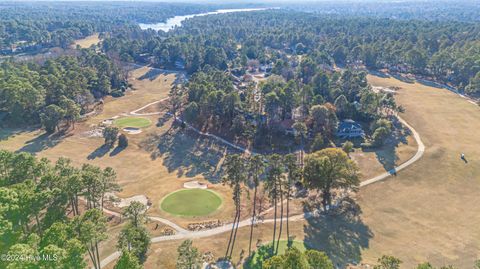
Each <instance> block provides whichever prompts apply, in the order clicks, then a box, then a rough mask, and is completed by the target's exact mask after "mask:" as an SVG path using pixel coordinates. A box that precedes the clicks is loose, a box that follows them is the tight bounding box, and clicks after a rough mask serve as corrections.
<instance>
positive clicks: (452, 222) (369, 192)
mask: <svg viewBox="0 0 480 269" xmlns="http://www.w3.org/2000/svg"><path fill="white" fill-rule="evenodd" d="M369 81H370V82H371V83H372V84H374V85H376V86H399V87H401V88H402V89H401V90H400V91H399V93H398V95H397V100H398V102H399V103H400V104H401V105H403V106H404V107H405V108H406V113H405V114H404V115H403V117H404V118H405V119H406V120H407V121H408V122H409V123H410V124H411V125H412V126H413V127H414V128H415V129H416V130H417V131H418V132H419V133H420V134H421V136H422V140H423V142H424V143H425V144H426V146H427V150H426V153H425V155H424V156H423V158H422V159H420V160H419V161H418V162H416V163H415V164H413V165H412V166H411V167H409V168H407V169H405V170H403V171H401V172H399V173H398V175H397V176H396V177H395V178H389V179H388V180H386V181H384V182H382V183H377V184H374V185H371V186H369V187H366V188H363V189H362V190H361V191H360V192H359V194H358V199H357V200H358V204H359V206H360V207H361V209H362V211H363V214H362V215H361V218H360V219H357V220H355V221H351V220H346V219H343V218H339V217H333V218H331V219H330V220H329V221H326V220H323V221H322V220H313V221H312V220H311V221H310V222H308V221H299V222H295V223H292V224H291V226H290V227H291V230H292V234H294V235H295V236H296V239H297V240H301V239H304V238H305V237H306V239H307V241H310V242H312V241H313V242H316V243H317V245H316V246H317V247H318V248H319V249H322V250H325V251H327V253H329V255H330V256H333V258H334V259H335V260H336V261H337V262H338V261H343V262H347V261H348V260H349V259H350V260H352V261H354V260H357V261H358V260H362V261H363V262H367V263H375V262H376V260H377V258H378V257H380V256H381V255H382V254H390V255H395V256H398V257H399V258H400V259H402V260H403V264H402V268H412V267H414V266H415V265H416V264H418V263H421V262H425V261H427V260H428V261H430V262H431V263H432V264H433V265H435V266H441V265H445V264H453V265H455V266H457V267H459V268H472V265H473V261H474V260H475V259H476V258H478V255H479V253H480V217H478V212H480V198H479V195H478V193H479V192H480V184H479V183H480V182H479V181H480V179H479V178H478V175H480V166H478V165H477V163H478V162H479V161H480V147H479V146H478V144H477V137H478V135H477V133H478V130H479V129H480V113H479V112H480V108H479V107H477V106H475V105H473V104H471V103H469V102H467V101H466V100H464V99H462V98H461V97H459V96H457V95H455V94H453V93H451V92H449V91H447V90H444V89H437V88H432V87H428V86H424V85H421V84H407V83H403V82H400V81H398V80H395V79H391V78H379V77H374V76H369ZM461 152H464V153H465V154H466V157H467V159H468V161H469V162H468V164H466V163H464V162H463V161H462V160H460V158H459V157H460V153H461ZM259 227H260V229H257V230H256V232H255V234H256V235H255V239H254V243H255V242H256V240H258V239H259V238H260V239H261V240H263V241H265V240H270V233H271V229H272V227H271V225H260V226H259ZM248 232H249V230H248V227H244V228H242V229H240V231H239V237H238V240H237V247H236V250H235V257H234V260H235V261H237V260H238V258H239V253H240V250H241V249H245V250H246V248H247V246H248ZM226 237H227V235H226V234H220V235H217V236H214V237H210V238H208V239H198V240H194V244H195V245H196V246H197V247H198V248H199V249H200V250H201V251H207V250H211V251H213V252H214V253H215V254H216V255H217V257H219V256H221V255H223V252H224V250H225V245H226V241H227V239H226ZM179 244H180V242H169V243H162V244H157V245H153V246H152V253H155V254H152V255H150V257H149V259H148V261H147V263H146V268H159V267H160V268H174V258H173V257H175V255H176V253H175V248H176V247H177V246H178V245H179Z"/></svg>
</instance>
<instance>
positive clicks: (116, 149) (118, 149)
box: [108, 146, 127, 157]
mask: <svg viewBox="0 0 480 269" xmlns="http://www.w3.org/2000/svg"><path fill="white" fill-rule="evenodd" d="M126 148H127V147H120V146H117V147H116V148H114V149H113V150H112V152H110V154H109V155H108V156H110V157H114V156H117V155H118V154H119V153H120V152H122V151H123V150H124V149H126Z"/></svg>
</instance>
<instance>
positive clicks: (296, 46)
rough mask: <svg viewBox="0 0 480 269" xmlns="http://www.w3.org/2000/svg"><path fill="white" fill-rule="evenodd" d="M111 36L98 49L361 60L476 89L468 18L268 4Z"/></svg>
mask: <svg viewBox="0 0 480 269" xmlns="http://www.w3.org/2000/svg"><path fill="white" fill-rule="evenodd" d="M124 37H125V35H119V36H114V37H112V39H109V40H107V41H106V42H105V43H104V48H105V50H107V51H109V50H113V51H118V52H120V54H121V55H122V57H123V59H124V60H139V61H140V60H144V59H145V55H146V54H148V55H150V56H153V59H150V61H153V62H154V63H155V64H158V65H161V66H162V65H163V66H174V64H175V63H176V62H178V61H182V62H185V66H186V68H187V70H188V71H190V72H195V71H196V70H197V69H198V68H199V67H202V66H203V65H206V64H208V65H212V66H215V67H217V68H220V69H226V68H227V66H229V67H236V66H241V65H242V63H243V64H244V63H245V62H246V61H247V60H248V59H256V60H259V61H260V62H261V63H272V64H274V63H276V62H277V60H279V57H280V56H281V55H282V53H283V52H287V53H290V54H305V55H308V56H309V57H310V58H312V60H314V61H315V62H316V63H317V64H326V65H333V64H336V65H338V66H345V65H352V66H359V65H362V66H363V65H364V66H366V67H367V68H369V69H382V68H387V69H390V70H391V71H400V72H404V73H406V72H410V73H414V74H417V75H422V76H426V77H432V78H434V79H435V80H438V81H441V82H444V83H451V84H452V85H454V86H456V87H458V88H459V89H460V90H465V91H466V92H467V93H470V94H478V92H479V91H480V89H479V88H478V86H477V85H478V84H479V82H478V79H479V76H480V75H477V73H478V72H479V71H480V63H479V62H480V58H479V55H480V25H479V24H478V23H473V22H451V21H449V22H442V21H421V20H408V21H407V20H394V19H385V18H344V17H338V16H331V15H318V14H308V13H302V12H292V11H282V10H272V11H262V12H243V13H233V14H223V15H217V16H204V17H196V18H194V19H190V20H187V21H186V22H184V24H183V27H181V28H178V29H176V30H175V31H172V32H169V33H168V34H167V35H166V36H165V35H163V34H162V35H161V36H158V35H156V34H153V33H152V34H150V35H146V36H144V38H143V39H137V38H136V39H132V40H130V41H127V40H125V38H124Z"/></svg>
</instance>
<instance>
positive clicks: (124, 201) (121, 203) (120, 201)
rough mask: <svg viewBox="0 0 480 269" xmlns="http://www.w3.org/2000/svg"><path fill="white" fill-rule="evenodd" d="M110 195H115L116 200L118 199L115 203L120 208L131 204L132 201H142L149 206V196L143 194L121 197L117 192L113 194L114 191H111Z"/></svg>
mask: <svg viewBox="0 0 480 269" xmlns="http://www.w3.org/2000/svg"><path fill="white" fill-rule="evenodd" d="M108 195H110V196H112V197H114V198H115V200H117V201H116V202H114V203H113V204H114V205H115V206H116V207H119V208H123V207H127V206H129V205H130V203H132V202H134V201H136V202H140V203H142V204H144V205H145V206H146V207H147V208H149V203H148V198H147V196H145V195H143V194H140V195H135V196H132V197H128V198H119V197H117V196H116V195H115V194H112V193H109V194H108Z"/></svg>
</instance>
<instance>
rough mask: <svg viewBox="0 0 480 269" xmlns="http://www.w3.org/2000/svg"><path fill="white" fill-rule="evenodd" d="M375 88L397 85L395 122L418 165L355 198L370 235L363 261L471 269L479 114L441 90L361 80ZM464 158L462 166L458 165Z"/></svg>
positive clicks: (478, 246) (477, 235) (477, 224)
mask: <svg viewBox="0 0 480 269" xmlns="http://www.w3.org/2000/svg"><path fill="white" fill-rule="evenodd" d="M368 79H369V81H370V82H371V83H372V84H374V85H376V86H398V87H401V88H402V89H401V90H400V91H399V93H398V95H397V100H398V102H399V103H400V104H401V105H403V106H404V107H405V108H406V113H405V114H404V115H403V117H404V118H405V120H406V121H407V122H409V123H410V124H411V125H412V126H413V127H414V128H415V129H416V130H417V131H418V132H419V133H420V135H421V136H422V140H423V142H424V143H425V145H426V147H427V150H426V153H425V155H424V157H423V158H422V159H420V160H419V161H418V162H416V163H415V164H413V165H412V166H411V167H409V168H408V169H406V170H404V171H402V172H400V173H399V174H398V176H397V177H396V178H394V179H390V180H387V181H385V182H384V183H380V184H374V185H372V186H369V187H367V188H365V189H362V191H361V192H360V199H359V203H360V205H361V207H362V209H363V211H364V215H363V216H364V219H365V222H366V224H367V225H368V226H369V227H370V228H371V229H372V232H373V234H374V237H373V239H372V240H371V241H370V246H369V248H368V249H367V250H365V252H364V259H365V260H367V261H370V262H373V261H374V260H375V259H376V258H377V257H378V256H380V255H381V253H387V254H393V255H396V256H398V257H399V258H401V259H402V260H403V261H404V266H405V267H406V268H408V267H410V268H411V267H412V266H414V264H416V263H419V262H423V261H426V260H429V261H431V262H432V263H433V264H434V265H437V266H438V265H443V264H454V265H456V266H458V267H460V268H472V265H473V260H474V259H476V258H478V255H479V253H480V217H479V215H478V212H480V197H479V195H478V193H479V192H480V184H479V183H480V179H479V177H478V176H479V175H480V166H478V162H479V161H480V147H479V146H478V143H477V142H478V130H480V113H479V112H480V108H479V107H478V106H476V105H473V104H471V103H469V102H467V101H466V100H464V99H463V98H461V97H459V96H457V95H455V94H454V93H452V92H449V91H447V90H445V89H438V88H433V87H428V86H425V85H421V84H418V83H415V84H409V83H404V82H401V81H398V80H396V79H393V78H379V77H374V76H369V77H368ZM462 152H464V153H465V154H466V157H467V159H468V161H469V162H468V164H466V163H464V162H463V161H462V160H461V159H460V154H461V153H462Z"/></svg>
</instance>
